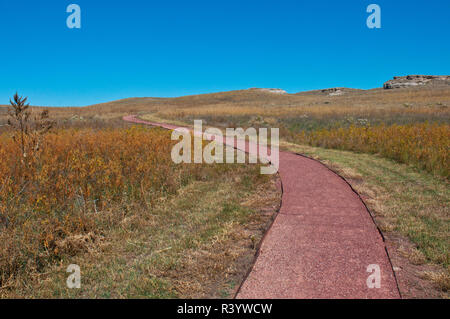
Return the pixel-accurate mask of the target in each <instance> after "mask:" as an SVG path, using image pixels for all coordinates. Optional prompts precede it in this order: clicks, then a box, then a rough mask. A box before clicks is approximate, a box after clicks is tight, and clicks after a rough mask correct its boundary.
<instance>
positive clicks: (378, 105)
mask: <svg viewBox="0 0 450 319" xmlns="http://www.w3.org/2000/svg"><path fill="white" fill-rule="evenodd" d="M449 107H450V88H448V87H421V88H413V89H398V90H397V89H396V90H383V89H373V90H367V91H363V90H345V91H344V95H341V96H329V95H328V94H326V93H324V92H321V91H311V92H303V93H298V94H274V93H270V92H263V91H260V90H258V89H250V90H241V91H232V92H223V93H213V94H205V95H196V96H186V97H180V98H131V99H125V100H120V101H114V102H108V103H103V104H98V105H92V106H88V107H85V108H79V107H71V108H51V109H50V115H51V117H52V118H53V119H55V120H56V122H57V124H56V128H55V129H54V130H53V131H52V132H51V133H50V135H49V136H48V138H47V139H46V143H47V144H46V145H47V146H46V147H45V148H44V149H43V151H42V154H41V155H40V157H39V161H37V162H33V163H30V165H28V166H27V167H26V169H25V168H24V167H21V166H20V165H18V164H17V151H16V150H15V149H14V146H13V144H12V142H11V141H10V139H9V131H8V127H7V126H4V124H5V123H6V115H5V110H4V109H3V110H2V108H0V125H3V126H0V132H3V135H2V136H1V139H0V145H1V148H0V153H1V154H2V158H3V159H5V160H4V161H2V163H0V169H1V171H2V172H3V174H2V175H1V177H0V179H1V184H0V185H3V186H0V187H2V188H1V189H0V195H1V196H2V197H1V202H0V208H1V210H0V213H1V214H3V215H6V216H8V220H9V223H10V224H13V225H15V226H14V227H8V228H7V229H4V230H2V232H1V233H0V235H1V236H2V239H3V240H2V241H1V244H0V245H1V246H0V247H1V251H2V259H1V261H0V265H1V266H2V267H1V269H2V270H1V278H0V280H1V282H0V286H6V288H4V289H1V288H0V295H3V296H36V292H33V291H36V289H34V290H33V291H32V289H31V288H27V287H33V288H36V287H41V288H42V289H40V291H41V293H40V296H44V297H48V296H72V295H70V294H71V292H68V291H67V289H64V288H61V285H59V286H58V284H57V283H58V280H60V279H61V278H63V277H64V270H63V268H62V263H61V261H66V260H68V259H74V260H77V262H79V263H82V260H87V261H86V262H85V265H86V267H88V268H89V267H91V268H89V269H91V272H90V275H89V276H90V277H89V279H88V281H89V283H90V285H91V286H90V287H91V291H93V293H92V294H89V293H87V292H84V295H83V293H80V295H81V296H101V297H129V296H150V297H167V296H175V297H177V296H178V297H179V296H182V297H193V296H208V295H211V296H218V295H219V296H221V293H219V291H223V293H224V296H230V295H229V293H230V291H232V289H231V288H230V287H231V286H235V285H236V284H238V282H234V283H233V284H231V283H230V282H233V281H236V280H238V279H237V278H239V275H236V274H237V273H241V272H239V271H235V270H234V271H231V270H230V269H235V268H236V267H238V266H237V265H240V266H239V267H243V269H245V262H244V263H242V260H243V259H242V258H244V259H245V258H247V259H246V260H247V266H248V264H249V261H248V258H249V257H248V256H249V255H251V251H252V249H253V248H252V249H249V250H245V251H240V252H239V253H237V252H238V251H239V248H238V246H236V243H242V242H246V243H247V245H248V243H249V242H250V243H255V242H256V243H257V242H258V241H259V238H260V237H261V236H262V234H263V232H264V229H266V228H267V223H268V222H269V220H270V216H273V213H272V215H270V214H268V215H270V216H266V217H264V218H262V219H258V218H257V216H258V214H257V212H258V211H261V210H264V206H276V204H277V203H279V193H277V191H276V190H275V188H273V187H272V186H273V183H274V182H275V180H274V179H270V180H262V179H260V178H259V177H258V176H257V175H258V174H256V171H254V168H253V167H251V166H242V167H241V166H239V167H237V166H234V169H226V168H225V167H220V166H213V167H209V166H208V167H203V166H200V167H195V168H189V167H179V166H177V167H175V166H173V165H172V164H171V161H170V160H169V159H168V157H167V156H170V155H169V154H170V151H169V148H170V145H171V143H170V141H169V139H168V136H169V135H168V133H167V132H162V131H160V130H154V129H153V130H152V129H137V128H134V129H130V128H129V125H128V124H126V123H124V122H123V121H122V120H121V118H122V116H124V115H129V114H138V115H139V116H141V117H143V118H146V119H151V120H160V121H166V122H171V123H176V124H180V125H181V124H183V125H188V126H191V125H192V124H193V120H194V119H202V120H204V124H205V126H215V127H220V128H224V127H256V128H258V127H279V128H280V137H281V141H282V147H283V148H285V149H286V150H290V151H296V152H301V153H303V154H307V155H308V156H311V157H315V158H317V159H318V160H321V161H324V163H325V164H326V165H328V166H329V167H332V168H333V169H335V170H337V171H339V172H340V174H341V175H343V176H344V177H346V178H347V180H348V181H349V182H350V183H351V184H352V186H353V187H354V188H355V189H357V190H358V192H359V193H360V194H362V196H363V198H364V200H365V202H366V203H367V204H368V206H369V208H370V210H371V213H372V214H373V215H374V217H375V220H376V221H377V223H378V224H379V225H380V227H381V229H382V230H383V233H384V235H385V237H386V238H387V244H388V247H389V250H390V251H389V253H390V255H391V257H392V259H393V260H394V262H395V263H398V267H397V268H399V269H403V272H402V270H398V271H396V274H397V277H398V278H399V280H400V286H401V290H402V292H403V295H404V296H406V297H412V298H414V297H448V294H447V292H448V289H449V288H450V266H449V265H450V258H449V256H450V255H449V247H450V240H449V238H450V237H449V234H450V222H449V216H450V211H449V202H450V194H449V189H450V188H449V181H448V177H449V166H450V165H449V149H450V108H449ZM39 110H41V108H40V107H35V108H33V111H34V112H37V111H39ZM97 144H98V147H97V146H96V145H97ZM243 173H245V174H246V176H248V177H247V178H245V180H240V179H238V178H237V176H238V175H239V174H243ZM267 185H269V186H270V185H272V186H270V187H272V188H270V187H269V188H267V187H268V186H267ZM233 188H241V189H243V190H245V191H244V192H243V194H244V195H242V196H243V197H242V198H241V197H239V198H238V197H233V198H230V199H229V200H230V201H232V202H233V203H234V204H233V205H231V206H229V203H228V202H226V201H221V202H220V201H218V202H217V203H218V204H217V205H216V206H217V207H220V208H217V207H216V206H214V205H210V204H208V203H207V202H204V201H202V200H201V199H203V198H209V199H210V200H211V201H214V200H217V198H219V197H220V196H221V195H219V194H223V192H222V190H223V189H233ZM22 189H23V190H22ZM255 189H257V190H258V191H255ZM262 190H264V191H262ZM261 192H265V193H267V194H270V195H267V196H266V197H267V198H269V199H270V200H268V201H266V202H264V203H263V205H259V206H258V205H255V204H252V206H251V208H248V206H246V205H247V204H246V203H249V202H251V203H255V200H256V202H258V201H257V199H258V198H260V195H261V194H260V193H261ZM200 193H201V194H200ZM180 194H184V195H183V196H184V198H180V197H179V196H177V195H180ZM277 194H278V195H277ZM277 196H278V197H277ZM188 198H189V199H190V200H193V201H197V202H198V203H200V204H199V205H200V206H201V208H198V207H195V206H194V205H192V204H191V203H188V200H187V199H188ZM191 205H192V206H191ZM135 206H139V209H138V210H137V211H138V212H137V213H136V214H137V215H133V214H131V215H128V214H129V213H126V214H125V213H124V212H125V211H126V212H129V211H130V208H129V207H135ZM124 207H127V208H124ZM230 207H231V208H230ZM171 209H173V211H174V212H177V213H173V214H169V213H168V210H169V211H171ZM199 210H203V212H211V214H212V215H211V216H210V218H211V220H215V222H212V221H211V222H210V223H211V229H209V230H207V231H206V230H205V232H206V233H207V234H209V235H204V233H203V232H202V231H199V232H194V233H193V234H192V238H191V237H189V236H188V237H189V238H190V239H189V240H188V239H186V238H187V237H185V236H187V235H186V234H185V233H186V229H185V228H186V224H183V223H188V221H187V220H184V219H181V220H183V222H180V223H177V222H176V220H179V218H180V216H184V215H183V214H184V212H185V211H188V212H189V216H191V217H195V218H194V220H196V222H195V223H194V224H193V225H192V226H189V227H193V228H189V227H188V229H190V231H192V229H195V227H199V226H198V225H202V223H204V222H205V221H204V220H201V219H198V218H199V217H198V214H199ZM96 211H97V212H102V213H101V214H96V213H95V212H96ZM228 211H230V212H228ZM155 212H156V213H155ZM158 212H159V213H158ZM163 212H164V213H163ZM213 212H215V213H213ZM223 212H228V213H223ZM160 214H168V215H167V219H164V218H163V217H161V215H160ZM154 215H157V216H158V217H154ZM149 216H151V217H149ZM149 218H150V219H149ZM141 224H144V225H152V226H153V227H158V228H160V229H162V230H161V233H158V234H160V235H158V236H160V237H158V236H157V237H156V238H158V240H157V241H155V240H156V239H155V240H154V239H152V240H148V236H155V233H154V231H156V230H151V231H147V230H144V228H143V227H142V225H141ZM123 225H125V226H123ZM214 225H215V226H214ZM232 225H240V226H239V227H237V228H236V227H234V226H233V227H232ZM246 225H247V226H248V225H250V226H249V227H247V226H246ZM0 227H1V226H0ZM128 227H129V228H128ZM246 227H247V228H246ZM150 228H151V227H150ZM145 229H148V228H145ZM173 229H175V230H173ZM236 229H238V230H237V231H236ZM133 230H136V232H137V234H135V235H131V233H132V232H133ZM172 231H173V232H174V233H176V234H177V235H175V238H176V239H173V238H171V235H170V234H171V232H172ZM124 234H126V235H124ZM4 236H6V237H4ZM124 236H125V237H124ZM127 236H131V237H127ZM133 236H134V237H133ZM204 236H206V238H209V239H211V238H214V243H215V244H214V245H216V244H217V245H219V246H217V247H221V248H220V249H221V250H222V251H223V249H224V247H231V248H230V250H229V254H231V255H232V256H234V257H233V258H225V257H224V256H222V257H220V256H219V255H220V254H219V253H217V252H215V250H216V249H217V247H216V246H214V245H209V246H208V245H207V241H205V240H203V239H202V238H204ZM7 238H8V239H7ZM10 238H13V240H11V239H10ZM80 238H82V239H83V240H82V242H83V244H81V246H77V244H73V243H71V242H72V241H75V242H76V241H77V240H78V241H79V239H80ZM99 238H100V239H99ZM122 238H128V239H127V240H128V241H129V242H130V244H127V241H126V240H125V241H124V240H122ZM152 238H155V237H152ZM250 238H251V239H250ZM183 240H187V242H184V241H183ZM174 241H175V242H174ZM111 243H115V244H116V245H118V246H116V247H119V248H117V249H116V253H112V251H113V250H112V249H111ZM118 243H120V244H118ZM188 243H190V244H188ZM192 243H195V244H192ZM191 244H192V245H193V246H192V245H191ZM102 245H105V246H106V247H109V248H99V247H102ZM130 247H133V249H134V250H136V251H138V253H130V251H129V250H130ZM174 247H177V248H176V249H174ZM102 249H106V251H107V252H108V254H110V257H109V258H107V257H105V256H107V255H108V254H105V253H100V251H102ZM108 249H109V250H108ZM186 249H188V250H189V255H190V256H192V259H189V261H186V260H180V259H179V256H180V255H181V254H182V253H186V251H187V250H186ZM151 251H159V252H160V253H158V255H161V256H160V259H159V258H156V257H155V256H154V255H152V253H151ZM202 252H208V253H207V254H209V255H208V256H209V257H208V258H209V259H208V260H209V261H210V262H211V263H212V264H208V262H206V261H205V259H204V258H205V256H203V255H202ZM123 254H125V255H126V256H130V257H129V259H130V260H132V261H131V262H130V260H127V258H128V257H127V258H122V255H123ZM148 254H150V255H151V256H150V257H149V256H148ZM142 255H143V256H144V257H142ZM12 256H14V258H10V257H12ZM81 256H82V258H84V259H82V258H81ZM89 256H90V257H89ZM93 256H96V257H93ZM100 256H101V257H100ZM243 256H247V257H243ZM95 258H97V259H98V258H99V259H100V260H101V261H102V264H104V265H105V266H104V267H102V268H101V270H94V268H93V266H92V264H91V263H92V262H93V261H92V260H93V259H95ZM141 258H143V259H142V260H141ZM155 258H156V259H155ZM219 259H220V260H221V262H220V264H226V265H228V266H227V267H228V268H227V267H225V268H226V269H225V268H224V267H219V266H218V263H217V262H214V260H216V261H217V260H219ZM224 260H226V261H224ZM238 260H239V261H238ZM186 262H187V264H186ZM58 263H59V264H58ZM130 263H131V265H132V267H131V270H129V269H128V270H127V266H128V265H130ZM200 263H203V264H204V263H206V264H208V265H209V267H213V269H216V270H217V271H215V272H213V274H214V276H215V277H214V278H209V279H208V280H206V281H205V284H204V285H203V286H202V285H200V286H199V284H198V282H202V280H205V276H206V273H208V272H209V270H208V269H204V268H201V266H200ZM58 265H59V266H58ZM211 265H213V266H211ZM214 265H215V266H214ZM243 265H244V266H243ZM394 266H395V265H394ZM142 267H144V268H142ZM179 267H183V268H182V269H189V271H186V272H178V273H177V271H175V270H176V269H179ZM215 267H216V268H215ZM233 267H234V268H233ZM199 269H203V270H199ZM112 270H114V271H115V272H118V273H120V274H122V275H121V276H122V277H120V276H119V277H120V278H116V279H117V280H118V282H119V284H115V283H114V282H113V281H108V282H101V283H100V284H99V283H98V280H99V278H103V277H104V275H105V274H106V273H108V274H111V272H112ZM52 271H53V272H52ZM227 271H228V272H227ZM102 272H104V274H103V275H101V273H102ZM221 272H222V273H223V272H226V273H227V274H228V273H230V274H231V273H232V274H234V275H233V276H234V277H233V276H231V275H230V276H231V277H233V280H231V281H228V282H223V281H221V280H220V279H218V278H220V274H221ZM149 273H150V274H152V276H150V279H147V282H145V284H144V283H142V279H143V278H144V277H145V278H148V277H149V276H148V274H149ZM143 274H147V276H144V275H143ZM192 274H195V275H194V276H193V277H192V278H194V279H195V280H189V279H188V277H189V276H192ZM127 276H128V277H130V276H131V277H132V278H134V279H133V280H131V282H132V284H130V283H129V282H127V280H126V278H127ZM41 277H42V278H46V280H44V279H39V278H41ZM31 278H33V279H31ZM61 280H62V279H61ZM24 282H25V284H23V283H24ZM29 282H32V284H29ZM206 282H207V283H206ZM180 283H183V284H182V285H180ZM177 284H178V285H177ZM130 285H131V286H130ZM141 285H143V286H141ZM176 286H177V287H184V288H177V289H178V290H177V289H175V288H174V287H176ZM8 287H9V288H8ZM205 287H207V288H205ZM218 287H220V288H218ZM224 287H228V288H224ZM230 289H231V290H230ZM108 291H115V292H114V293H111V294H108ZM189 291H191V292H192V293H189ZM73 297H74V296H73Z"/></svg>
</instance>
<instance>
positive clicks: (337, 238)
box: [123, 115, 400, 299]
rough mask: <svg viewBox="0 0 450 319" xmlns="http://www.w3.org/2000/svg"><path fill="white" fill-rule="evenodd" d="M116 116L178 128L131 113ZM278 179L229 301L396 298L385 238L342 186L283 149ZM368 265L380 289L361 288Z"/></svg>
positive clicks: (345, 185) (323, 170) (312, 162)
mask: <svg viewBox="0 0 450 319" xmlns="http://www.w3.org/2000/svg"><path fill="white" fill-rule="evenodd" d="M123 119H124V120H125V121H128V122H132V123H138V124H146V125H153V126H159V127H163V128H166V129H170V130H173V129H176V128H178V126H176V125H170V124H164V123H153V122H148V121H144V120H141V119H138V118H137V117H136V116H133V115H130V116H125V117H124V118H123ZM195 133H197V132H195ZM224 143H227V142H226V141H224ZM245 151H249V147H248V145H246V149H245ZM279 174H280V177H281V181H282V184H283V197H282V205H281V209H280V212H279V214H278V215H277V217H276V218H275V221H274V223H273V224H272V227H271V228H270V229H269V231H268V232H267V234H266V236H265V237H264V239H263V242H262V244H261V248H260V250H259V254H258V257H257V259H256V262H255V264H254V266H253V268H252V270H251V271H250V273H249V275H248V277H247V278H246V280H245V281H244V283H243V284H242V286H241V287H240V289H239V291H238V293H237V296H236V298H252V299H253V298H257V299H259V298H263V299H266V298H273V299H278V298H326V299H332V298H400V293H399V290H398V287H397V283H396V279H395V276H394V272H393V270H392V265H391V263H390V260H389V257H388V254H387V251H386V247H385V244H384V240H383V238H382V236H381V234H380V232H379V231H378V229H377V227H376V225H375V223H374V222H373V220H372V217H371V216H370V213H369V212H368V210H367V208H366V206H365V205H364V203H363V202H362V200H361V198H360V197H359V196H358V194H357V193H355V192H354V191H353V189H352V188H351V187H350V186H349V184H348V183H347V182H346V181H345V180H344V179H343V178H341V177H340V176H338V175H337V174H335V173H334V172H332V171H331V170H329V169H328V168H327V167H325V166H324V165H323V164H321V163H320V162H318V161H315V160H312V159H309V158H307V157H304V156H300V155H297V154H293V153H290V152H280V168H279ZM374 264H375V265H378V266H379V269H380V278H381V280H380V288H369V287H368V285H367V279H368V277H369V276H370V275H371V273H369V272H367V268H368V266H369V265H374Z"/></svg>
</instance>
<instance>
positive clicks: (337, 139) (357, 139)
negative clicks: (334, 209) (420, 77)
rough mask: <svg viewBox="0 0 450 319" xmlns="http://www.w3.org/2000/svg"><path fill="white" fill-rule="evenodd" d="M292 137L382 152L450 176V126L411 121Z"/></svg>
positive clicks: (335, 146)
mask: <svg viewBox="0 0 450 319" xmlns="http://www.w3.org/2000/svg"><path fill="white" fill-rule="evenodd" d="M291 136H292V137H291V140H293V141H295V142H297V143H300V144H308V145H312V146H320V147H325V148H332V149H341V150H348V151H355V152H362V153H369V154H379V155H381V156H383V157H386V158H390V159H393V160H395V161H398V162H399V163H406V164H412V165H414V166H416V167H418V168H419V169H424V170H426V171H428V172H431V173H434V174H436V175H442V176H444V177H447V178H448V177H449V176H450V155H449V150H450V126H449V125H448V124H440V125H439V124H436V123H435V124H429V123H420V124H408V125H397V124H394V125H391V126H386V125H379V126H355V125H351V126H350V127H347V128H336V129H319V130H314V131H309V132H306V131H302V132H301V133H298V134H294V135H291Z"/></svg>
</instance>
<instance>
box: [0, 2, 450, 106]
mask: <svg viewBox="0 0 450 319" xmlns="http://www.w3.org/2000/svg"><path fill="white" fill-rule="evenodd" d="M71 3H76V4H78V5H80V7H81V9H82V28H81V29H80V30H71V29H68V28H67V26H66V18H67V16H68V15H69V14H68V13H66V7H67V6H68V5H69V4H71ZM370 3H376V4H379V5H380V6H381V9H382V28H381V29H378V30H376V29H372V30H371V29H368V28H367V26H366V19H367V17H368V15H369V14H368V13H366V7H367V5H369V4H370ZM0 41H1V42H0V43H1V47H0V104H6V103H7V102H8V98H9V97H10V96H11V95H12V94H13V93H14V92H15V91H16V90H17V91H19V93H21V94H23V95H27V96H29V99H30V102H31V103H32V104H34V105H48V106H52V105H63V106H69V105H88V104H93V103H98V102H105V101H110V100H115V99H119V98H126V97H135V96H139V97H142V96H181V95H187V94H197V93H207V92H214V91H225V90H234V89H244V88H250V87H270V88H282V89H285V90H287V91H288V92H290V93H294V92H298V91H303V90H310V89H319V88H326V87H334V86H347V87H355V88H373V87H380V86H381V85H382V83H383V82H384V81H386V80H388V79H390V78H391V77H392V76H394V75H406V74H444V75H448V74H450V1H449V0H371V1H365V0H339V1H338V0H327V1H323V0H314V1H313V0H309V1H306V0H295V1H285V0H276V1H274V0H273V1H264V0H257V1H253V0H252V1H247V0H206V1H197V0H190V1H171V0H164V1H153V0H110V1H105V0H70V1H65V0H53V1H51V0H40V1H30V0H0Z"/></svg>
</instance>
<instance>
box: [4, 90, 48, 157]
mask: <svg viewBox="0 0 450 319" xmlns="http://www.w3.org/2000/svg"><path fill="white" fill-rule="evenodd" d="M27 99H28V98H27V97H25V98H22V97H21V96H19V95H18V94H17V93H16V94H14V97H13V100H9V102H10V103H11V108H10V109H9V110H8V114H9V119H8V125H9V126H11V127H12V128H13V129H14V130H15V132H14V135H13V139H14V141H15V142H16V143H18V145H19V147H20V150H21V152H22V157H23V158H26V157H27V156H28V154H30V153H35V152H37V151H39V149H40V145H41V141H42V137H43V135H44V134H45V133H47V132H48V131H49V130H50V129H51V128H52V127H53V125H54V122H53V121H51V120H50V119H49V112H48V110H43V111H42V112H41V113H39V114H38V115H36V116H35V117H34V118H33V119H31V111H30V109H29V108H30V104H27V103H26V102H27ZM22 161H23V159H22Z"/></svg>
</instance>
